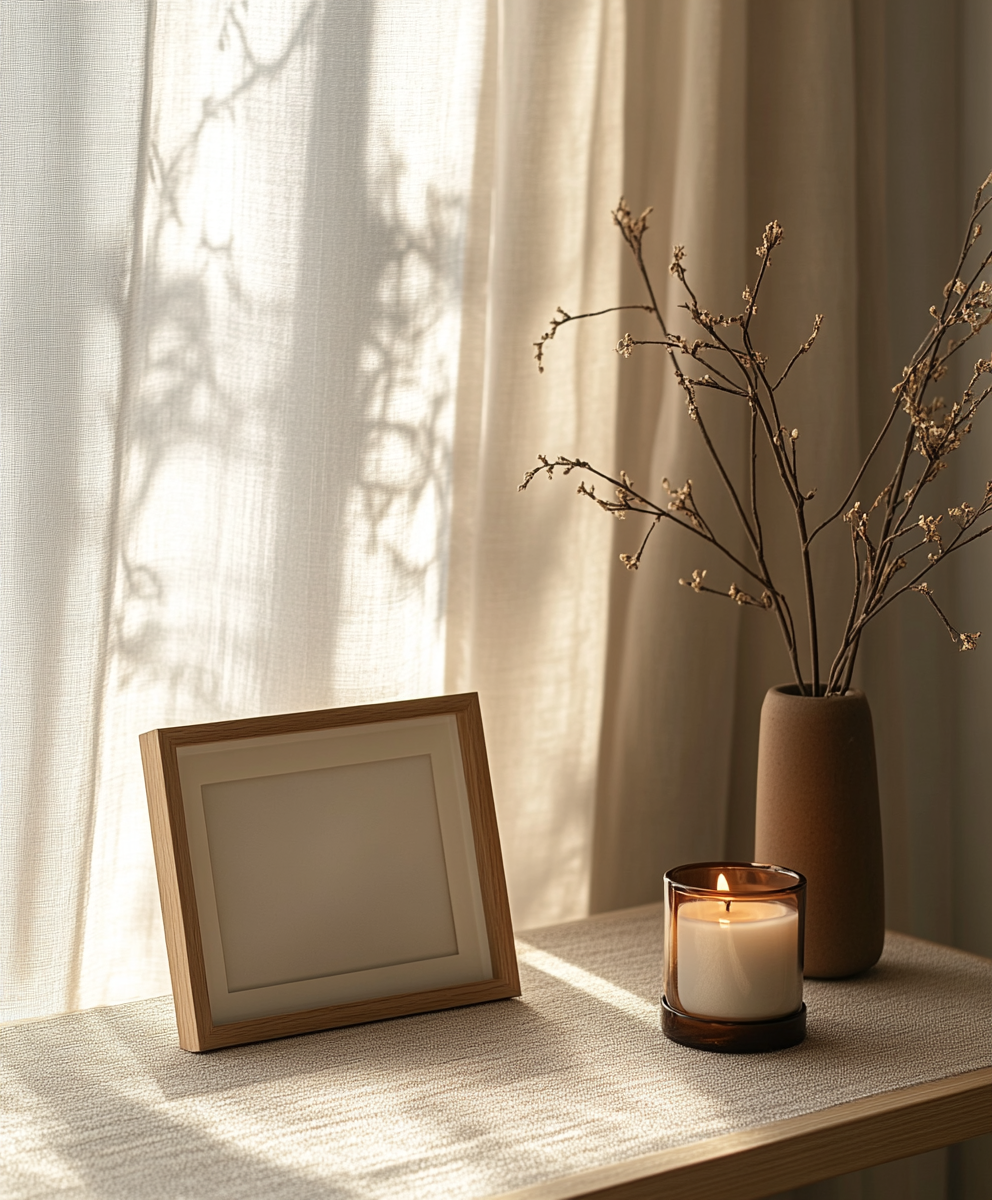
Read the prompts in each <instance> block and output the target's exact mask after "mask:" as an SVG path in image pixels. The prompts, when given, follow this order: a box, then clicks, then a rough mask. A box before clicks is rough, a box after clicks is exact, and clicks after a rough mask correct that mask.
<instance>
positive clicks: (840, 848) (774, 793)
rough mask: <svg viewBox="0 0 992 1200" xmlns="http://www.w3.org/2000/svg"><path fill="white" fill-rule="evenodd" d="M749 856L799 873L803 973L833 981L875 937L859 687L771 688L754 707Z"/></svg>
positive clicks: (872, 815) (862, 965)
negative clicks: (834, 691)
mask: <svg viewBox="0 0 992 1200" xmlns="http://www.w3.org/2000/svg"><path fill="white" fill-rule="evenodd" d="M754 857H755V862H759V863H773V864H775V865H777V866H782V867H789V868H791V869H792V870H794V871H799V872H801V873H802V874H803V875H805V876H806V881H807V894H806V945H805V974H806V975H807V976H810V977H812V978H815V979H839V978H843V977H844V976H848V975H856V974H858V973H859V972H861V971H866V970H867V969H868V968H869V967H871V966H872V965H873V964H874V963H876V962H877V961H878V958H879V956H880V955H881V953H882V944H883V941H884V938H885V891H884V880H883V874H882V824H881V818H880V814H879V806H878V777H877V772H876V768H875V737H874V732H873V730H872V721H871V710H870V709H869V707H868V701H867V700H866V699H865V695H864V693H863V692H859V691H855V690H851V691H848V692H846V693H845V694H844V695H843V696H803V695H801V694H800V692H799V688H798V687H797V686H796V685H795V684H788V685H785V686H783V687H774V688H772V689H771V690H770V691H769V692H768V694H767V695H766V696H765V702H764V704H763V705H762V709H761V732H760V735H759V740H758V791H757V808H756V819H755V850H754Z"/></svg>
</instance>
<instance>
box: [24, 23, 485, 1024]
mask: <svg viewBox="0 0 992 1200" xmlns="http://www.w3.org/2000/svg"><path fill="white" fill-rule="evenodd" d="M36 8H37V9H38V13H37V16H35V9H36ZM125 10H126V15H127V19H126V20H125V19H123V15H124V13H125ZM143 17H144V14H143V13H140V12H138V11H137V7H136V6H135V5H133V4H127V5H113V4H111V5H99V6H98V5H72V4H66V3H61V4H57V3H52V4H45V5H42V6H27V8H26V10H25V11H23V12H20V13H19V14H18V18H17V20H16V21H15V22H14V23H13V24H14V27H15V31H16V32H17V35H18V38H19V40H18V41H17V42H16V44H15V45H13V46H12V47H11V48H10V51H9V53H10V55H11V58H12V59H13V60H14V61H13V70H14V76H13V77H10V76H9V77H8V79H9V80H10V82H8V83H7V85H6V89H5V90H8V91H12V92H13V91H15V90H16V89H18V88H20V89H21V91H22V92H23V94H24V96H26V97H27V99H24V100H21V101H19V102H20V103H21V107H22V114H23V117H24V119H25V120H29V121H30V120H31V119H34V120H35V121H36V123H37V124H38V126H39V133H38V135H37V141H38V143H40V144H41V148H42V150H43V153H42V156H41V159H40V164H39V162H38V161H36V160H34V159H33V158H32V151H34V150H35V144H34V143H32V140H31V138H30V137H28V138H26V139H25V138H23V137H22V138H21V140H20V142H19V143H17V144H18V145H19V146H20V148H21V153H20V157H18V156H17V155H15V156H14V158H13V159H12V160H11V165H12V167H13V168H14V170H15V172H18V171H19V173H15V176H14V178H15V179H16V180H18V187H19V188H20V193H21V194H20V196H19V199H20V201H21V209H22V211H21V212H20V213H19V214H18V215H19V217H20V219H21V221H22V224H23V222H24V221H27V226H26V227H27V228H28V230H29V231H31V232H33V233H34V234H35V235H36V236H35V237H34V240H33V241H32V239H31V238H30V237H29V238H28V240H27V242H26V244H25V245H24V246H23V247H22V248H20V250H19V251H18V252H17V259H16V261H15V264H14V265H15V270H14V271H13V272H12V273H11V272H10V271H8V275H7V277H8V280H9V281H10V283H9V288H10V289H11V290H10V291H8V294H7V296H6V297H5V311H6V314H7V315H8V317H9V319H10V320H11V321H12V322H13V324H12V326H10V327H9V328H10V329H11V338H12V345H13V348H14V350H15V351H19V353H15V354H14V355H13V357H12V360H11V365H10V367H9V368H8V370H9V371H10V372H11V376H10V383H11V385H12V391H13V395H14V406H13V414H14V415H13V418H12V419H13V420H14V421H15V423H16V424H17V428H16V430H14V431H12V432H15V433H16V435H17V436H16V439H15V441H14V445H15V446H18V447H23V453H22V461H21V462H20V468H21V470H20V473H21V475H22V477H23V480H25V481H26V484H25V486H26V487H27V488H28V491H27V492H26V493H24V494H25V495H26V496H27V501H28V505H27V511H26V512H25V511H24V507H23V505H24V501H23V499H22V502H21V503H22V509H21V511H20V514H19V515H20V517H21V531H22V532H21V537H22V539H25V540H24V545H23V555H22V560H21V561H22V564H23V565H22V566H21V567H20V568H19V570H20V582H23V583H25V584H29V583H30V581H31V580H32V578H33V579H34V581H35V586H36V590H37V593H38V599H37V601H36V602H35V607H34V609H33V610H32V600H31V592H30V587H26V588H24V589H22V591H21V593H20V594H21V596H22V597H23V598H24V607H23V608H22V609H21V610H20V613H19V616H20V620H21V622H22V628H23V630H24V632H23V634H22V635H21V636H20V637H19V638H18V637H15V638H14V639H13V644H14V647H15V650H14V655H13V660H11V659H10V658H8V664H9V666H10V667H12V668H13V669H14V670H15V671H16V672H17V675H18V678H19V679H20V680H22V681H23V680H31V681H33V684H34V687H35V689H36V690H35V692H33V693H24V694H23V695H15V696H14V697H13V701H12V703H13V717H14V725H15V731H16V732H18V734H19V740H18V739H15V743H16V744H10V743H8V747H7V749H8V753H9V754H10V755H11V757H12V758H13V757H14V754H15V752H16V756H17V761H21V762H27V763H29V764H31V765H30V767H29V768H28V769H29V772H30V774H29V775H28V776H26V777H25V779H24V781H23V783H24V791H23V793H22V795H23V796H24V797H25V799H24V800H23V801H20V800H18V799H17V784H18V780H17V779H16V776H15V775H14V774H13V773H12V772H11V771H9V770H5V783H6V787H7V789H8V799H7V803H6V806H5V814H6V815H7V818H8V819H9V820H10V821H11V822H12V823H13V824H14V826H15V827H16V828H17V830H18V837H19V839H20V840H19V844H18V845H16V846H11V847H8V849H12V850H14V851H15V852H16V851H18V850H19V851H20V852H21V854H22V861H21V864H20V866H19V869H18V872H17V873H18V875H19V877H20V884H19V885H18V887H17V888H16V889H14V891H13V895H12V898H11V900H10V903H11V904H14V905H16V906H17V911H16V912H15V913H14V914H12V915H13V917H14V920H15V925H14V927H15V929H17V930H18V939H17V941H18V944H19V945H20V946H21V947H22V950H23V952H24V953H23V955H22V961H21V962H20V963H16V962H15V963H14V964H13V970H12V971H11V972H8V974H7V976H6V978H7V979H10V980H11V981H12V982H15V983H16V981H17V978H18V972H20V973H21V974H22V975H23V976H25V977H26V976H30V982H29V981H28V980H27V979H25V990H24V991H23V994H21V995H20V996H18V995H17V988H16V986H15V987H11V988H10V989H9V997H8V999H9V1003H10V1004H11V1009H12V1011H11V1014H10V1015H13V1016H20V1015H28V1014H32V1015H33V1014H37V1013H40V1012H46V1011H58V1010H60V1009H62V1008H66V1007H69V1008H74V1007H85V1006H88V1005H92V1004H98V1003H110V1002H115V1001H119V1000H123V999H126V998H128V997H131V996H139V995H148V994H154V993H156V992H163V991H167V990H168V986H169V983H168V975H167V971H166V964H165V957H164V945H163V942H162V938H161V933H160V925H159V915H158V898H157V894H156V892H155V882H154V871H153V868H152V864H151V852H150V842H149V836H148V828H147V816H146V813H145V806H144V795H143V785H142V781H141V774H140V762H139V758H138V754H137V743H136V737H137V734H138V733H139V732H141V731H142V730H144V729H148V728H151V727H153V726H157V725H169V724H176V723H183V722H189V721H209V720H217V719H222V718H225V717H233V716H246V715H252V714H257V713H261V712H266V711H269V712H271V711H292V710H294V709H306V708H317V707H326V706H329V705H335V704H343V703H355V702H368V701H374V700H379V699H391V698H396V697H400V696H413V695H423V694H430V693H433V692H438V691H441V690H443V675H444V654H443V645H444V637H445V624H444V595H445V586H446V561H447V544H448V533H449V531H448V513H449V507H450V472H451V453H452V447H451V442H452V432H453V424H454V392H455V382H456V379H457V373H458V362H459V344H460V310H461V288H462V278H461V264H462V259H463V244H464V237H465V212H466V207H467V194H468V189H469V187H470V184H471V180H472V173H473V152H474V138H475V130H476V109H477V105H478V91H479V84H480V71H481V63H482V49H483V43H484V38H485V33H486V7H485V4H484V3H482V2H479V3H470V4H464V5H460V6H459V7H458V11H457V12H456V13H454V14H446V13H444V12H442V11H441V10H439V9H438V7H437V6H436V5H433V4H431V3H428V2H427V0H424V2H423V3H410V2H409V0H381V2H379V3H374V4H373V3H366V2H364V0H339V2H336V3H325V4H320V3H317V2H315V0H279V2H278V3H276V2H275V0H270V2H269V3H252V4H251V5H248V4H247V3H244V2H243V0H236V2H228V0H211V2H209V3H208V2H200V0H197V3H192V2H191V0H162V2H160V3H159V4H158V5H157V11H156V12H155V15H154V30H153V36H152V37H151V38H150V39H149V47H148V55H147V58H146V44H145V29H144V20H143ZM46 22H47V23H46ZM39 47H40V49H39ZM46 54H47V55H48V57H49V60H50V61H45V55H46ZM18 64H22V65H21V66H20V67H19V65H18ZM41 64H43V65H41ZM18 70H19V71H20V74H18ZM146 84H147V89H148V93H147V97H146V102H145V128H144V130H142V127H141V114H142V89H143V87H145V86H146ZM46 86H47V88H49V89H50V91H49V92H48V93H46V90H45V89H46ZM59 88H61V89H62V90H61V92H60V91H59ZM52 89H54V90H53V91H52ZM31 105H33V106H34V107H33V108H32V107H31ZM59 123H61V124H59ZM56 128H58V130H59V132H58V133H56ZM142 156H144V160H145V161H146V162H147V173H146V174H145V173H142V172H137V175H138V178H137V181H136V178H135V176H136V164H137V163H138V162H139V161H141V159H142ZM33 185H36V187H35V191H36V192H37V196H36V195H34V194H29V190H30V188H31V186H33ZM39 198H40V199H41V201H42V203H41V206H40V207H38V205H37V200H38V199H39ZM32 202H34V203H35V207H36V208H37V213H36V215H35V217H34V220H33V222H32V219H31V218H32V213H31V205H32ZM65 218H68V221H67V228H66V230H65V235H64V237H63V238H62V239H61V240H59V234H60V233H61V232H62V231H61V230H60V225H59V222H60V220H63V219H65ZM132 218H133V219H134V226H133V228H134V236H135V238H136V239H137V247H136V254H135V256H134V269H133V271H131V270H129V268H130V265H131V263H130V250H131V246H130V239H129V233H130V230H131V221H132ZM53 235H54V240H53ZM101 256H102V258H101ZM76 264H79V266H78V269H77V272H76V274H75V275H74V274H73V271H74V268H75V267H76ZM39 268H41V270H40V271H39ZM83 272H88V277H87V278H86V279H85V281H84V280H83V278H82V273H83ZM39 274H40V276H41V280H42V282H41V283H39V278H38V277H39ZM103 276H107V277H109V278H110V279H112V280H113V281H114V282H115V283H116V285H117V291H116V292H115V293H114V295H113V303H110V302H107V303H105V304H104V305H103V306H102V307H101V305H100V304H99V303H98V300H97V298H94V296H93V294H92V293H93V289H94V287H98V286H99V285H100V284H101V283H102V282H103ZM17 289H20V290H19V291H18V290H17ZM46 289H47V290H46ZM74 306H75V307H74ZM53 313H55V314H56V316H57V319H56V321H55V322H54V324H53V323H52V322H51V317H52V315H53ZM46 322H47V323H46ZM39 330H40V331H43V332H40V333H39V332H38V331H39ZM45 337H48V338H49V339H50V341H49V342H47V343H46V342H43V341H42V342H39V341H38V340H37V339H39V338H45ZM32 338H34V339H35V341H34V342H32V341H31V339H32ZM122 344H123V354H121V353H120V351H119V349H118V347H119V346H121V345H122ZM26 350H30V351H33V352H34V353H33V355H29V354H27V353H26V352H25V351H26ZM35 358H37V359H38V360H39V361H38V362H35V361H34V359H35ZM39 368H40V369H39ZM18 406H20V407H18ZM46 406H47V407H46ZM8 461H10V460H8ZM15 461H16V459H15ZM7 511H8V512H12V511H16V506H15V505H9V506H8V508H7ZM32 515H34V516H36V520H35V522H34V524H32ZM25 518H27V520H25ZM25 529H26V531H27V532H26V534H25V533H24V530H25ZM53 597H54V599H53ZM94 777H95V783H94V782H92V781H93V779H94ZM25 813H27V815H26V816H25ZM24 863H27V864H28V866H27V870H26V871H25V869H24ZM14 877H15V872H14V870H11V872H9V873H8V875H7V878H8V879H13V878H14ZM10 895H11V893H10V892H8V891H6V890H5V899H6V897H8V896H10ZM18 922H19V924H18ZM46 955H47V956H49V958H50V961H49V963H48V965H47V969H46V966H45V964H43V962H41V961H39V960H40V959H43V957H44V956H46Z"/></svg>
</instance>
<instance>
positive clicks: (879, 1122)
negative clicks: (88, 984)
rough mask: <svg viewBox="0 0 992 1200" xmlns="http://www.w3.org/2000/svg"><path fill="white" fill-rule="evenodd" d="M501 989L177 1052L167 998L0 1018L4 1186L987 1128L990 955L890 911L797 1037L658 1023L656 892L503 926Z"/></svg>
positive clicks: (599, 1165)
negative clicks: (780, 1039)
mask: <svg viewBox="0 0 992 1200" xmlns="http://www.w3.org/2000/svg"><path fill="white" fill-rule="evenodd" d="M518 953H519V955H520V961H521V975H522V982H523V986H524V993H523V996H522V997H521V998H520V999H517V1000H504V1001H497V1002H495V1003H491V1004H485V1005H478V1006H476V1007H473V1008H464V1009H455V1010H451V1011H448V1012H443V1013H431V1014H425V1015H422V1016H415V1017H406V1018H402V1019H400V1020H396V1021H389V1022H381V1023H378V1024H374V1025H364V1026H356V1027H353V1028H350V1029H340V1030H333V1031H329V1032H327V1033H319V1034H309V1035H306V1036H303V1037H297V1038H287V1039H285V1040H283V1041H278V1042H267V1043H262V1044H259V1045H255V1046H243V1047H235V1048H231V1049H227V1050H218V1051H214V1052H212V1053H209V1054H203V1055H193V1054H188V1053H186V1052H184V1051H182V1050H180V1049H179V1047H178V1043H177V1040H176V1032H175V1024H174V1015H173V1012H172V1005H171V999H170V998H168V997H161V998H158V999H154V1000H144V1001H138V1002H135V1003H132V1004H124V1005H118V1006H115V1007H111V1008H99V1009H90V1010H88V1011H86V1012H81V1013H73V1014H67V1015H65V1016H62V1017H56V1018H52V1019H48V1020H44V1021H37V1022H27V1023H23V1024H20V1025H13V1026H9V1027H7V1028H6V1029H5V1030H4V1031H3V1037H2V1043H3V1044H2V1054H0V1057H2V1062H3V1069H4V1073H5V1079H4V1082H3V1084H2V1095H3V1101H2V1104H3V1108H4V1115H3V1118H2V1123H0V1145H3V1146H4V1153H3V1155H2V1160H3V1161H2V1165H0V1194H2V1195H4V1196H5V1197H10V1198H11V1200H15V1198H16V1200H29V1198H30V1200H34V1198H35V1197H38V1198H40V1197H45V1198H46V1200H47V1198H48V1197H53V1196H59V1197H62V1196H69V1197H87V1198H94V1200H95V1198H99V1200H104V1198H108V1200H109V1198H110V1197H114V1198H121V1200H124V1198H126V1200H143V1198H144V1197H148V1198H149V1200H152V1198H154V1200H166V1198H169V1200H205V1198H209V1200H215V1198H216V1200H220V1198H223V1200H253V1198H255V1197H257V1198H258V1200H263V1198H264V1200H311V1198H313V1200H318V1198H319V1200H328V1198H332V1197H333V1198H335V1200H337V1198H340V1200H359V1198H366V1197H368V1198H375V1200H378V1198H379V1197H383V1198H384V1197H390V1198H396V1197H410V1198H415V1200H420V1198H423V1197H436V1196H444V1197H453V1198H462V1197H464V1198H465V1200H469V1198H476V1197H494V1196H502V1197H513V1198H514V1200H564V1198H566V1197H576V1196H599V1197H611V1198H620V1197H623V1198H625V1200H634V1198H640V1197H669V1196H671V1197H675V1196H680V1197H684V1196H690V1195H691V1196H692V1197H693V1200H720V1198H724V1197H727V1198H729V1197H731V1196H733V1197H734V1198H735V1200H748V1198H753V1197H759V1196H765V1195H769V1194H773V1193H775V1192H777V1191H780V1190H784V1189H786V1188H789V1187H794V1186H798V1185H800V1184H803V1183H807V1182H811V1181H813V1180H815V1179H821V1178H826V1177H829V1176H831V1175H836V1174H839V1173H842V1172H845V1171H850V1170H855V1169H858V1168H860V1167H864V1166H870V1165H873V1164H876V1163H880V1162H885V1161H887V1160H890V1159H893V1158H898V1157H901V1156H904V1155H908V1154H916V1153H921V1152H923V1151H926V1150H930V1149H934V1148H936V1147H938V1146H942V1145H947V1144H950V1143H952V1142H955V1141H959V1140H963V1139H965V1138H969V1137H972V1136H975V1135H977V1134H980V1133H984V1132H990V1131H992V962H990V961H988V960H986V959H982V958H978V957H976V956H973V955H969V954H965V953H962V952H960V951H956V950H952V949H949V948H947V947H943V946H937V945H934V944H932V943H928V942H923V941H919V940H917V939H914V938H909V937H905V936H902V935H899V934H890V935H889V936H888V938H887V941H886V949H885V953H884V955H883V957H882V960H881V962H880V963H879V965H878V966H877V967H876V968H874V970H873V971H871V972H869V973H868V974H867V975H866V976H864V977H862V978H859V979H856V980H848V981H842V982H830V983H828V982H817V981H807V984H806V1002H807V1005H808V1007H809V1036H808V1038H807V1040H806V1042H804V1043H803V1044H802V1045H801V1046H797V1047H794V1048H792V1049H790V1050H785V1051H780V1052H778V1053H777V1054H763V1055H750V1056H730V1055H716V1054H707V1053H705V1052H702V1051H697V1050H691V1049H688V1048H686V1047H682V1046H678V1045H675V1044H674V1043H672V1042H668V1041H667V1040H666V1039H665V1038H664V1037H662V1036H661V1034H660V1032H659V1029H658V992H659V988H660V980H661V963H660V958H661V910H660V908H659V906H648V907H646V908H641V909H633V910H628V911H626V912H621V913H612V914H606V915H604V916H599V917H593V918H590V919H588V920H585V921H578V922H573V923H570V924H568V925H561V926H556V927H552V928H548V929H541V930H532V931H530V932H527V933H524V934H521V935H519V940H518Z"/></svg>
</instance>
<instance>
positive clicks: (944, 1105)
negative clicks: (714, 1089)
mask: <svg viewBox="0 0 992 1200" xmlns="http://www.w3.org/2000/svg"><path fill="white" fill-rule="evenodd" d="M985 1133H992V1067H982V1068H980V1069H979V1070H977V1071H967V1072H965V1073H964V1074H962V1075H951V1076H949V1077H948V1078H946V1079H935V1080H931V1081H928V1082H927V1083H919V1084H915V1085H914V1086H912V1087H906V1088H897V1089H895V1090H894V1091H891V1092H881V1093H880V1094H879V1095H877V1096H865V1097H863V1098H862V1099H860V1100H851V1101H849V1102H848V1103H846V1104H837V1105H834V1106H833V1107H831V1108H824V1109H821V1110H820V1111H819V1112H812V1113H808V1114H807V1115H805V1116H802V1117H789V1118H787V1119H786V1120H784V1121H773V1122H771V1123H770V1124H768V1125H758V1126H755V1128H753V1129H743V1130H741V1131H740V1132H739V1133H728V1134H724V1135H722V1136H721V1137H715V1138H706V1139H704V1140H703V1141H699V1142H692V1143H690V1144H689V1145H687V1146H676V1147H674V1148H673V1149H671V1150H661V1151H658V1152H657V1153H655V1154H645V1155H641V1156H639V1157H637V1158H631V1159H628V1160H627V1161H626V1162H618V1163H611V1164H609V1165H607V1166H603V1167H593V1168H591V1169H589V1170H586V1171H580V1172H578V1173H576V1174H574V1175H567V1176H563V1177H561V1178H559V1179H553V1180H549V1181H548V1182H546V1183H538V1184H534V1185H532V1186H531V1187H525V1188H520V1189H518V1190H516V1191H512V1192H503V1193H500V1195H499V1196H492V1197H490V1200H580V1198H588V1200H593V1198H594V1197H595V1200H685V1197H689V1196H691V1197H692V1200H759V1198H760V1197H766V1196H774V1195H775V1194H776V1193H778V1192H782V1191H786V1190H787V1189H789V1188H794V1187H803V1186H805V1185H806V1184H808V1183H816V1182H818V1181H819V1180H821V1179H832V1178H833V1177H834V1176H835V1175H844V1174H846V1173H847V1172H848V1171H860V1170H862V1169H863V1168H865V1167H875V1166H879V1165H880V1164H881V1163H886V1162H892V1161H893V1160H894V1159H897V1158H907V1157H909V1156H911V1155H915V1154H924V1153H925V1152H927V1151H928V1150H937V1149H939V1148H940V1147H941V1146H950V1145H953V1144H954V1143H956V1142H963V1141H966V1140H967V1139H968V1138H972V1137H978V1136H979V1135H981V1134H985Z"/></svg>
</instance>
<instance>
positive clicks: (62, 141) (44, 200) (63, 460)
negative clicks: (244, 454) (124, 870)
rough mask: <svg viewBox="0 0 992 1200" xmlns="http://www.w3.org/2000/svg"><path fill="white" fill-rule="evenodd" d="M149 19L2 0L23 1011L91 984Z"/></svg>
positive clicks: (12, 832)
mask: <svg viewBox="0 0 992 1200" xmlns="http://www.w3.org/2000/svg"><path fill="white" fill-rule="evenodd" d="M144 38H145V12H144V9H143V7H142V6H141V5H138V4H133V3H130V2H128V0H120V2H119V3H110V2H108V3H104V4H99V5H97V4H69V3H66V2H65V0H42V2H40V3H35V4H20V5H9V6H7V7H6V9H5V11H4V14H3V36H2V37H0V102H2V110H3V117H2V119H0V171H2V173H3V180H2V182H0V225H2V228H3V269H2V272H0V323H2V338H3V349H2V354H0V388H2V403H0V421H2V425H3V438H2V443H3V456H4V466H3V470H2V472H0V488H2V503H0V522H2V531H0V545H2V546H3V554H4V580H3V587H2V589H0V610H2V624H3V638H2V645H0V660H2V664H3V670H4V675H5V678H4V686H3V688H2V689H0V712H2V718H0V728H2V729H3V739H2V746H0V769H2V786H3V791H2V800H0V822H2V827H0V917H2V924H3V934H2V936H0V994H2V1004H3V1009H4V1011H5V1013H6V1014H8V1015H10V1016H13V1017H19V1016H30V1015H35V1014H38V1013H44V1012H51V1011H59V1010H61V1009H63V1008H66V1007H69V1006H72V1005H73V1004H74V1003H76V1002H77V999H78V997H79V995H80V993H79V990H78V981H79V956H78V953H77V950H78V946H79V943H80V937H81V930H82V924H83V921H84V915H85V909H86V901H87V873H88V868H89V860H90V854H91V847H92V839H93V812H94V802H95V796H94V784H93V778H94V768H95V763H96V759H97V755H98V749H97V745H96V737H97V730H98V727H99V720H100V713H101V706H102V670H103V662H104V649H105V645H106V632H105V631H106V626H107V600H108V594H109V588H108V563H109V559H110V554H111V551H110V544H111V538H112V530H111V529H110V528H109V526H108V514H110V513H111V512H112V511H113V507H114V492H115V482H114V481H115V470H116V463H115V458H114V445H115V422H116V411H117V404H118V392H119V383H120V378H119V376H120V357H121V356H120V344H121V328H122V324H123V320H124V313H125V307H126V298H127V278H128V273H129V267H130V247H131V237H130V230H131V221H132V216H133V196H134V185H135V176H136V169H137V162H138V140H139V128H140V120H141V98H142V76H143V59H144ZM145 890H146V891H147V890H148V888H147V885H145Z"/></svg>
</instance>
